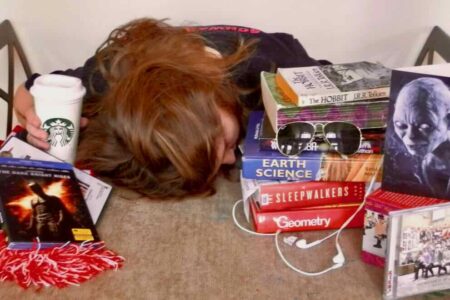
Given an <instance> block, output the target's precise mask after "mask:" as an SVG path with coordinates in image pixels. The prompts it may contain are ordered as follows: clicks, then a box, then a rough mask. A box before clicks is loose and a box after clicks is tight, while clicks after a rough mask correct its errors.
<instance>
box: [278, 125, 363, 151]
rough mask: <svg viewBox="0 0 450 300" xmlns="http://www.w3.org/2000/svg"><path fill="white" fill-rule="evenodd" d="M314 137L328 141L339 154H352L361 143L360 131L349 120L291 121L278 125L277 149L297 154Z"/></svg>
mask: <svg viewBox="0 0 450 300" xmlns="http://www.w3.org/2000/svg"><path fill="white" fill-rule="evenodd" d="M315 139H318V140H319V141H320V140H322V141H324V142H326V143H328V144H329V145H330V147H331V149H332V150H334V151H336V152H338V153H339V154H341V155H352V154H355V153H356V152H357V151H358V149H359V147H360V145H361V140H362V133H361V130H360V129H359V128H358V127H357V126H355V125H354V124H352V123H349V122H324V123H309V122H292V123H288V124H285V125H283V126H282V127H280V128H279V129H278V131H277V134H276V143H277V148H278V151H279V152H280V153H281V154H283V155H286V156H295V155H299V154H300V153H301V152H302V151H303V150H305V148H306V147H307V145H308V144H309V143H311V142H312V141H313V140H315Z"/></svg>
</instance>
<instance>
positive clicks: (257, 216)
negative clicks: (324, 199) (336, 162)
mask: <svg viewBox="0 0 450 300" xmlns="http://www.w3.org/2000/svg"><path fill="white" fill-rule="evenodd" d="M358 206H359V204H355V205H347V206H340V207H339V206H338V207H316V208H314V209H302V210H290V211H274V212H262V211H259V210H258V209H257V207H256V205H255V204H254V203H253V201H250V207H251V210H252V215H253V224H254V227H255V231H256V232H259V233H275V232H277V230H281V231H283V232H288V231H311V230H327V229H338V228H340V227H341V226H342V224H344V223H345V221H347V219H348V218H350V217H351V216H352V215H353V213H354V212H355V211H356V210H357V209H358ZM363 224H364V210H363V209H361V210H360V211H359V212H358V213H357V214H356V216H355V218H354V219H353V220H352V221H351V222H350V223H349V224H348V226H347V227H346V228H361V227H363Z"/></svg>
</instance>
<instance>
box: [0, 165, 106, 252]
mask: <svg viewBox="0 0 450 300" xmlns="http://www.w3.org/2000/svg"><path fill="white" fill-rule="evenodd" d="M0 215H1V220H0V221H1V222H2V223H3V227H4V229H5V232H6V234H7V239H8V249H30V248H33V247H37V244H38V243H39V246H40V247H41V248H45V247H51V246H57V245H62V244H65V243H66V242H74V243H81V242H84V241H99V236H98V233H97V231H96V229H95V226H94V223H93V221H92V218H91V216H90V214H89V211H88V208H87V206H86V203H85V201H84V199H83V195H82V193H81V189H80V186H79V184H78V181H77V180H76V177H75V174H74V171H73V167H72V165H70V164H67V163H60V162H48V161H38V160H25V159H16V158H2V157H0Z"/></svg>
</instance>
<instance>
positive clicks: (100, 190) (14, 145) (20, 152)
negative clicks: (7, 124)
mask: <svg viewBox="0 0 450 300" xmlns="http://www.w3.org/2000/svg"><path fill="white" fill-rule="evenodd" d="M0 154H1V155H4V156H11V157H14V158H21V159H33V160H44V161H53V162H60V160H59V159H57V158H55V157H54V156H52V155H50V154H48V153H46V152H44V151H42V150H40V149H37V148H35V147H33V146H32V145H30V144H28V143H26V142H24V141H22V140H21V139H19V138H17V137H15V136H10V137H9V138H8V139H7V140H6V141H5V143H4V144H3V145H1V147H0ZM74 172H75V176H76V178H77V180H78V183H79V185H80V187H81V191H82V193H83V197H84V199H85V201H86V204H87V206H88V209H89V212H90V214H91V216H92V219H93V221H94V224H95V223H97V221H98V219H99V217H100V215H101V212H102V210H103V207H104V206H105V204H106V201H107V200H108V198H109V195H110V194H111V191H112V186H111V185H109V184H107V183H105V182H103V181H101V180H100V179H97V178H95V177H94V176H92V175H90V174H88V173H86V172H84V171H81V170H79V169H77V168H74Z"/></svg>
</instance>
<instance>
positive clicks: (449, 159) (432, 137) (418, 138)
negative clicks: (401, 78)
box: [383, 77, 450, 199]
mask: <svg viewBox="0 0 450 300" xmlns="http://www.w3.org/2000/svg"><path fill="white" fill-rule="evenodd" d="M392 122H393V129H394V132H395V135H396V137H398V138H399V139H400V140H401V142H402V143H401V144H402V145H401V146H398V147H399V148H401V149H400V151H402V150H403V152H405V151H404V149H406V153H405V154H407V156H409V157H410V158H412V159H411V161H410V162H408V161H407V160H402V161H401V160H400V159H398V160H397V161H401V163H398V165H397V166H396V167H397V168H398V169H397V171H400V172H401V171H404V170H405V169H406V170H408V168H410V167H411V165H412V166H414V167H413V169H412V172H411V173H410V174H409V177H411V178H409V184H408V186H407V187H404V188H411V189H421V193H419V194H421V195H422V196H429V197H436V198H444V199H450V185H449V179H450V139H449V125H450V90H449V87H448V86H447V85H446V84H445V83H444V82H443V81H442V80H440V79H438V78H434V77H419V78H417V79H414V80H412V81H410V82H408V83H407V84H405V85H404V86H403V87H402V88H401V90H400V91H399V93H398V96H397V98H396V103H395V106H394V113H393V118H392ZM391 163H392V161H391ZM396 167H395V166H394V165H392V166H391V168H392V171H391V173H395V172H396V170H395V169H396ZM404 174H406V172H405V173H404ZM412 178H413V179H412ZM391 180H395V179H393V178H391ZM414 181H415V182H416V183H418V185H417V186H416V185H415V184H411V183H413V182H414ZM386 183H387V184H390V183H389V182H386ZM383 184H384V183H383ZM403 192H408V190H404V191H403Z"/></svg>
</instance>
